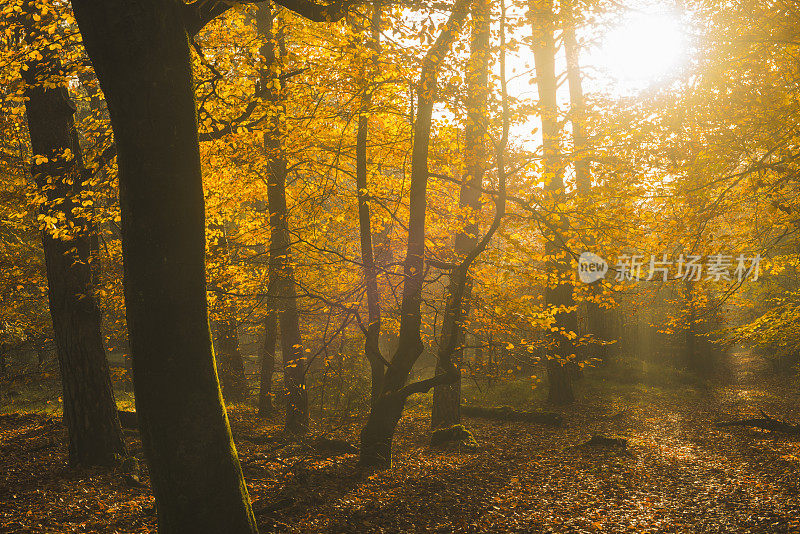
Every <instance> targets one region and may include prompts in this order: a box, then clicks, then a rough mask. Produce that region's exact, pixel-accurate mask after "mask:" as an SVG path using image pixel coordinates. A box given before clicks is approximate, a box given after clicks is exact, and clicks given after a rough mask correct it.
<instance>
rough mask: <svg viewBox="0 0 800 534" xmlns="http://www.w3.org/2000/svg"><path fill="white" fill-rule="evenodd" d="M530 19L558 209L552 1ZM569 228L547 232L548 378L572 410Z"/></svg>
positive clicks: (546, 163)
mask: <svg viewBox="0 0 800 534" xmlns="http://www.w3.org/2000/svg"><path fill="white" fill-rule="evenodd" d="M530 13H531V17H532V26H533V37H534V44H533V47H534V48H533V56H534V63H535V65H536V85H537V88H538V90H539V109H540V113H541V119H542V148H543V160H542V164H543V165H542V167H543V175H544V180H545V190H546V191H547V192H548V193H549V195H550V197H551V198H550V203H551V205H552V206H553V207H556V206H557V205H558V204H559V203H560V202H561V201H562V199H563V197H564V177H563V173H562V169H561V153H560V152H561V151H560V131H561V128H560V125H559V120H558V103H557V99H556V92H557V88H558V85H557V80H556V74H555V55H556V45H555V38H554V36H553V32H554V29H555V25H554V13H553V2H552V0H531V2H530ZM567 229H568V225H567V224H566V219H565V217H564V216H563V215H562V216H560V218H559V219H558V220H557V221H551V223H550V224H549V225H548V228H547V230H546V231H545V239H546V242H545V255H546V256H547V271H548V278H549V279H548V284H547V287H546V288H545V303H546V305H547V306H549V307H550V308H551V309H554V310H557V311H556V312H555V324H554V326H555V327H556V328H557V329H558V331H557V332H555V333H553V334H552V335H551V336H550V337H551V339H550V346H551V348H552V351H553V354H550V355H548V357H549V361H548V364H547V376H548V382H549V395H548V397H549V400H550V402H553V403H555V404H569V403H571V402H573V400H574V394H573V392H572V381H571V377H570V373H569V369H568V365H567V364H568V362H569V360H570V358H571V355H572V354H573V353H574V350H575V349H574V347H573V346H572V343H571V342H570V341H569V339H568V338H567V336H566V335H565V334H567V333H570V332H576V331H577V329H578V325H577V314H576V313H575V310H574V306H575V302H574V299H573V296H572V283H571V279H570V274H571V268H570V259H569V256H568V255H567V251H566V250H565V247H564V242H563V241H564V237H565V234H566V232H567Z"/></svg>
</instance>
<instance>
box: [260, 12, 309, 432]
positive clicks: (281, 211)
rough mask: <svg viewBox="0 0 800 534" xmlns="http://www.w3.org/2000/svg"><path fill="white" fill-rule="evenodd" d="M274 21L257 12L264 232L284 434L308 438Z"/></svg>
mask: <svg viewBox="0 0 800 534" xmlns="http://www.w3.org/2000/svg"><path fill="white" fill-rule="evenodd" d="M273 20H274V15H273V13H272V8H271V6H270V5H269V4H262V5H261V6H259V9H258V15H257V24H258V32H259V34H260V35H261V37H262V39H263V44H262V46H261V49H260V53H261V56H262V57H263V58H264V67H263V68H262V69H261V72H260V77H261V82H260V83H261V86H262V87H263V88H265V89H266V92H267V97H266V100H267V101H268V102H269V104H270V106H271V107H272V110H271V113H272V116H271V118H270V121H269V124H268V131H267V132H266V133H265V134H264V152H265V154H266V156H267V158H268V160H269V164H268V168H269V171H268V173H269V175H268V182H267V196H268V200H269V213H270V221H269V222H270V228H271V229H272V236H271V243H270V284H274V285H273V287H274V290H275V291H274V293H275V301H274V302H275V303H276V304H277V307H278V324H279V325H280V333H281V335H280V340H281V353H282V355H283V384H284V390H285V392H286V431H287V432H290V433H293V434H303V433H305V432H308V392H307V391H306V384H305V382H306V367H307V361H306V357H305V351H304V350H303V341H302V338H301V336H300V317H299V314H298V309H297V288H296V284H295V279H294V267H293V266H292V248H291V236H290V235H289V222H288V213H287V209H286V157H285V154H284V149H283V131H284V129H285V124H284V121H283V120H282V119H281V115H282V113H284V112H285V109H284V108H285V106H284V103H283V99H284V93H283V89H282V88H281V80H280V78H279V73H280V61H279V58H278V54H277V51H276V38H279V36H278V35H276V32H275V31H274V29H273V27H274V25H273Z"/></svg>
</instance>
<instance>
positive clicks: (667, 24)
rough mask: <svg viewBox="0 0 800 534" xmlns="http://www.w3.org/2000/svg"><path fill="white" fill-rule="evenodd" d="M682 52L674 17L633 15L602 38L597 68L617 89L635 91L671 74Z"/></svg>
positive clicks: (683, 45) (678, 28)
mask: <svg viewBox="0 0 800 534" xmlns="http://www.w3.org/2000/svg"><path fill="white" fill-rule="evenodd" d="M685 51H686V49H685V39H684V34H683V31H682V28H681V24H680V20H679V19H678V18H677V17H676V16H675V15H674V14H671V13H642V12H636V13H632V14H629V15H628V16H626V17H625V18H624V19H623V20H622V22H621V23H620V24H619V25H617V26H616V27H613V28H612V29H611V30H610V31H609V32H608V33H607V34H606V35H605V37H604V38H603V40H602V42H601V45H600V50H599V51H598V66H599V67H600V68H601V70H602V71H604V72H605V73H606V74H607V75H608V76H609V77H610V78H611V81H612V82H613V83H615V84H616V85H618V86H619V88H620V89H625V90H639V89H643V88H645V87H647V86H648V85H650V84H652V83H653V82H655V81H657V80H658V79H660V78H663V77H664V76H667V75H669V74H670V73H673V72H675V71H676V69H677V68H678V67H679V66H680V64H681V62H682V60H683V58H684V55H685Z"/></svg>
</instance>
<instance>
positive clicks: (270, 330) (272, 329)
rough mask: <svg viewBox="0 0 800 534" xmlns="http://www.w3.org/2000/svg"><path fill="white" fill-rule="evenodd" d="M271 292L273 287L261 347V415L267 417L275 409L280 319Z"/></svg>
mask: <svg viewBox="0 0 800 534" xmlns="http://www.w3.org/2000/svg"><path fill="white" fill-rule="evenodd" d="M270 292H271V288H269V289H267V295H268V296H267V315H266V317H264V345H263V347H262V349H261V378H260V384H259V388H258V415H259V417H267V416H269V415H271V414H272V412H273V411H274V410H275V407H274V406H273V404H272V396H273V395H272V375H273V373H274V372H275V342H276V341H277V338H278V319H277V312H276V311H275V304H274V303H273V302H271V300H272V297H271V296H270Z"/></svg>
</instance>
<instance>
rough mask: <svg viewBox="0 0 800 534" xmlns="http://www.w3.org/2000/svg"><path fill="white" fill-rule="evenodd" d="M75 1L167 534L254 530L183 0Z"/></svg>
mask: <svg viewBox="0 0 800 534" xmlns="http://www.w3.org/2000/svg"><path fill="white" fill-rule="evenodd" d="M72 5H73V8H74V10H75V16H76V18H77V21H78V25H79V27H80V30H81V34H82V36H83V42H84V45H85V46H86V50H87V52H88V54H89V57H90V58H91V60H92V63H93V65H94V68H95V71H96V72H97V76H98V79H99V80H100V84H101V87H102V89H103V92H104V93H105V96H106V101H107V103H108V108H109V112H110V115H111V121H112V126H113V129H114V135H115V142H116V147H117V157H118V167H119V175H120V176H119V180H120V205H121V211H122V243H123V258H124V266H125V271H124V275H125V278H124V283H125V304H126V311H127V321H128V332H129V338H130V344H131V350H132V353H133V378H134V386H135V392H136V408H137V414H138V419H139V426H140V430H141V435H142V442H143V444H144V449H145V454H146V457H147V461H148V464H149V467H150V479H151V484H152V487H153V494H154V495H155V498H156V503H157V510H158V530H159V533H160V534H172V533H186V532H192V533H195V534H203V533H208V534H211V533H213V534H218V533H220V532H226V533H230V534H245V533H247V534H250V533H255V532H256V531H257V529H256V524H255V519H254V516H253V512H252V509H251V506H250V499H249V496H248V494H247V489H246V487H245V484H244V480H243V478H242V472H241V468H240V466H239V460H238V458H237V456H236V449H235V447H234V444H233V440H232V438H231V432H230V427H229V424H228V418H227V415H226V412H225V407H224V405H223V403H222V395H221V392H220V388H219V382H218V380H217V373H216V368H215V364H214V356H213V350H212V347H211V335H210V331H209V324H208V309H207V302H206V279H205V263H204V255H205V236H204V231H205V224H204V198H203V184H202V175H201V168H200V153H199V144H198V136H197V122H196V111H195V101H194V93H193V88H192V71H191V56H190V50H189V43H188V38H187V33H186V30H185V29H184V27H183V23H182V19H181V15H180V11H179V10H180V9H181V8H180V3H178V2H167V1H164V0H141V1H137V2H135V3H131V2H124V1H122V0H106V1H104V2H94V1H90V0H73V2H72Z"/></svg>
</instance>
